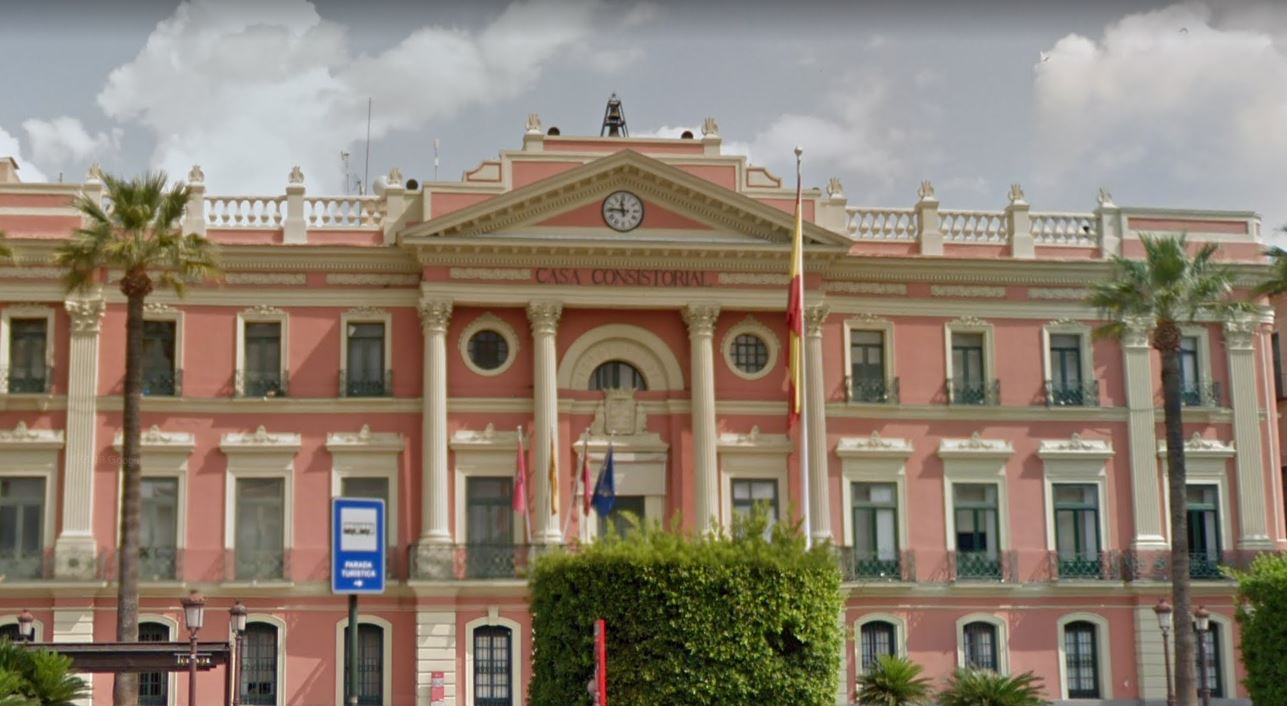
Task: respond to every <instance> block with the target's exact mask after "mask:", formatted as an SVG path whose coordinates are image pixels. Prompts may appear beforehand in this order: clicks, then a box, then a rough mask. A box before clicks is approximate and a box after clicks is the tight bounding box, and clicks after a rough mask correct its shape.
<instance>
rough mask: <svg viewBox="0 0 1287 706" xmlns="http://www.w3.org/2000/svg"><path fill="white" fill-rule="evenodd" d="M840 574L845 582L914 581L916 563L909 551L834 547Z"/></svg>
mask: <svg viewBox="0 0 1287 706" xmlns="http://www.w3.org/2000/svg"><path fill="white" fill-rule="evenodd" d="M835 550H836V559H837V561H839V563H840V575H841V579H842V580H843V581H847V582H868V581H872V582H884V581H915V580H916V563H915V557H914V556H913V554H912V553H911V552H906V551H905V552H889V553H885V552H876V553H872V552H870V551H865V550H860V549H856V548H854V547H836V548H835Z"/></svg>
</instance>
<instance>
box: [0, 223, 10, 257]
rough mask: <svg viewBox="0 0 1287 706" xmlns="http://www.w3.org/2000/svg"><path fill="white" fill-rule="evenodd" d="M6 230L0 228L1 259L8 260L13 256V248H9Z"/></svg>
mask: <svg viewBox="0 0 1287 706" xmlns="http://www.w3.org/2000/svg"><path fill="white" fill-rule="evenodd" d="M5 237H6V236H5V232H4V231H2V230H0V260H8V259H9V258H11V257H13V250H10V249H9V244H8V243H6V242H5V241H4V240H5Z"/></svg>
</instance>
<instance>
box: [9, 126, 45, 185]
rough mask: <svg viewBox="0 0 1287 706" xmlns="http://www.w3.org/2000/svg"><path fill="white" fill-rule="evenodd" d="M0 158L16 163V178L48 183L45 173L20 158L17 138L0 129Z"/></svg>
mask: <svg viewBox="0 0 1287 706" xmlns="http://www.w3.org/2000/svg"><path fill="white" fill-rule="evenodd" d="M0 157H13V158H14V161H16V162H17V163H18V178H19V179H21V180H23V181H28V182H31V181H48V180H47V179H46V178H45V173H44V172H42V171H40V169H38V168H37V167H36V165H34V164H32V163H31V162H29V161H27V160H26V159H24V158H23V156H22V145H20V144H19V143H18V138H16V137H14V136H13V135H11V134H9V133H8V132H6V131H5V129H4V128H0Z"/></svg>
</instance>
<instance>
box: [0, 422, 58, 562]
mask: <svg viewBox="0 0 1287 706" xmlns="http://www.w3.org/2000/svg"><path fill="white" fill-rule="evenodd" d="M63 435H64V433H63V431H62V430H50V429H28V428H27V425H26V424H24V423H22V422H19V423H18V424H17V425H16V426H14V428H13V429H12V430H0V477H6V478H41V479H42V480H44V482H45V499H44V511H43V513H42V515H43V516H42V517H41V518H40V519H41V524H42V527H41V534H40V539H41V552H42V554H43V553H47V552H52V551H53V549H54V543H55V540H56V538H57V532H56V529H57V525H56V523H55V520H56V517H55V516H56V515H57V514H58V509H59V508H58V498H59V497H60V493H61V492H62V488H61V487H60V484H59V483H58V478H59V475H60V471H61V470H62V468H61V466H62V464H61V463H60V462H59V453H60V452H61V451H62V450H63V443H64V442H63V438H64V436H63ZM41 580H43V579H40V578H37V579H32V581H41ZM8 583H13V584H18V583H25V581H23V580H11V581H8Z"/></svg>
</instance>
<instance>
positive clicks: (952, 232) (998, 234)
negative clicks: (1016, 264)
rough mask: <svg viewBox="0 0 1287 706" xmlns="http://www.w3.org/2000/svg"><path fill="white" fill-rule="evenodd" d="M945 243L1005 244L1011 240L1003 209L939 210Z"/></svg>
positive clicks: (940, 226) (940, 228)
mask: <svg viewBox="0 0 1287 706" xmlns="http://www.w3.org/2000/svg"><path fill="white" fill-rule="evenodd" d="M938 215H939V230H940V231H941V232H942V233H943V242H945V243H989V244H1004V243H1006V242H1008V241H1009V240H1010V233H1009V231H1008V228H1007V227H1006V221H1005V213H1004V212H1002V211H939V212H938Z"/></svg>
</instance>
